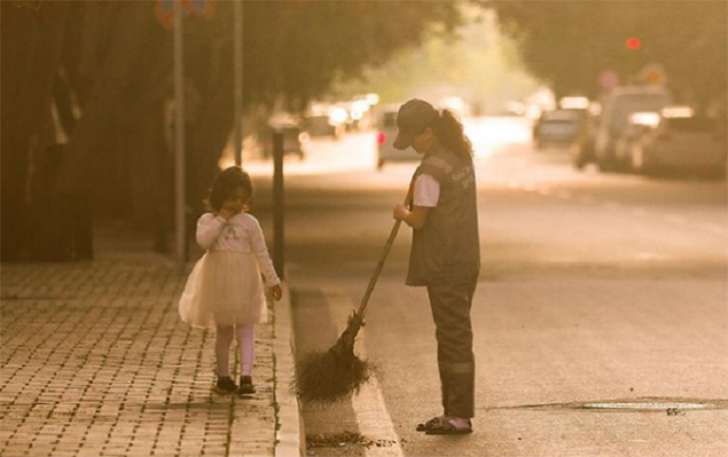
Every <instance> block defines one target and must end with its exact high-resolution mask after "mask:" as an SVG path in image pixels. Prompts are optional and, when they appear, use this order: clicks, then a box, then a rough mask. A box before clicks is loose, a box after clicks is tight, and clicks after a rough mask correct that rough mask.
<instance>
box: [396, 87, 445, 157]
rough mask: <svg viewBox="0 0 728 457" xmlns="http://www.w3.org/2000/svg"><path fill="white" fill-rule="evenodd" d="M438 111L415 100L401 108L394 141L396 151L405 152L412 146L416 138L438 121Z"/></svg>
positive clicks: (422, 101) (427, 104)
mask: <svg viewBox="0 0 728 457" xmlns="http://www.w3.org/2000/svg"><path fill="white" fill-rule="evenodd" d="M437 117H438V112H437V110H436V109H435V108H434V107H433V106H432V105H430V104H429V103H427V102H426V101H424V100H420V99H418V98H413V99H412V100H410V101H408V102H407V103H405V104H404V105H402V106H400V108H399V112H397V128H398V129H399V132H398V133H397V138H396V139H395V140H394V147H395V149H399V150H400V151H401V150H404V149H407V148H408V147H410V146H412V141H414V139H415V136H417V135H418V134H420V133H422V131H423V130H424V129H425V128H426V127H429V126H430V125H432V122H433V121H434V120H435V119H437Z"/></svg>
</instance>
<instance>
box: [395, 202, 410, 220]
mask: <svg viewBox="0 0 728 457" xmlns="http://www.w3.org/2000/svg"><path fill="white" fill-rule="evenodd" d="M409 213H410V211H409V210H408V209H407V207H406V206H405V205H403V204H402V203H399V204H398V205H396V206H395V207H394V210H392V217H394V218H395V219H396V220H398V221H403V220H405V218H406V217H407V215H408V214H409Z"/></svg>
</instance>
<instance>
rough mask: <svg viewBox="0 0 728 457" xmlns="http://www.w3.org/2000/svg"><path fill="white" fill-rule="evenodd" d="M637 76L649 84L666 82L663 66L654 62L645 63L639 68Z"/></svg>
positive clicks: (654, 84)
mask: <svg viewBox="0 0 728 457" xmlns="http://www.w3.org/2000/svg"><path fill="white" fill-rule="evenodd" d="M639 78H640V80H641V81H642V82H644V83H645V84H649V85H651V86H659V85H665V84H666V83H667V76H666V75H665V68H664V67H663V66H662V65H659V64H655V63H652V64H649V65H645V66H644V67H643V68H642V70H640V73H639Z"/></svg>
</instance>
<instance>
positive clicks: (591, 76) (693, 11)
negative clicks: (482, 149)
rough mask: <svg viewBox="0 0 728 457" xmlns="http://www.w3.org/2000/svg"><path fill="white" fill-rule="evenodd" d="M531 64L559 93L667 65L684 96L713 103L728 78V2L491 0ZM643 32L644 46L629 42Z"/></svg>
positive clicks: (594, 88) (588, 89)
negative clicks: (609, 75) (607, 74)
mask: <svg viewBox="0 0 728 457" xmlns="http://www.w3.org/2000/svg"><path fill="white" fill-rule="evenodd" d="M482 4H483V5H484V6H485V7H487V8H491V9H493V10H494V11H495V12H496V14H497V15H498V19H499V21H500V24H501V26H502V28H503V30H504V31H505V32H506V33H507V34H509V35H510V36H512V37H514V38H515V39H516V40H517V41H518V43H519V49H520V54H521V58H522V59H523V62H524V64H525V66H526V67H527V68H528V69H529V70H530V71H531V72H532V73H533V74H534V75H536V76H538V77H539V78H541V79H542V80H544V81H545V82H547V83H548V84H549V85H550V86H551V87H552V88H553V89H554V91H555V92H556V93H557V94H560V95H563V94H566V93H569V92H580V93H584V94H588V95H591V96H595V95H597V93H598V90H599V87H598V85H597V84H598V79H599V75H600V74H601V73H602V72H603V71H604V70H607V69H610V70H614V71H617V72H618V73H619V74H620V76H621V80H622V81H627V82H629V81H630V80H633V79H634V78H635V76H636V73H637V72H638V71H639V69H640V68H642V67H644V66H645V65H647V64H660V65H662V66H663V67H664V68H665V69H666V73H667V75H668V78H669V82H670V86H671V89H673V91H674V92H675V93H676V95H677V96H678V98H684V99H686V100H689V99H693V100H694V101H695V102H696V103H697V104H698V105H701V106H705V105H706V104H707V103H708V102H709V101H710V99H711V98H712V97H713V96H715V94H716V93H720V92H721V91H724V90H725V85H726V77H727V72H726V56H727V52H726V44H727V43H728V40H727V38H728V37H727V35H726V14H727V13H728V10H727V6H728V4H726V3H725V2H718V1H713V2H691V1H671V2H657V1H655V2H628V1H604V0H597V1H589V2H585V1H582V2H575V1H502V0H496V1H489V2H482ZM630 37H637V38H639V39H640V41H641V47H640V48H639V49H630V48H629V47H628V46H626V41H627V39H629V38H630Z"/></svg>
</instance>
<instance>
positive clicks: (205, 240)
mask: <svg viewBox="0 0 728 457" xmlns="http://www.w3.org/2000/svg"><path fill="white" fill-rule="evenodd" d="M252 194H253V184H252V182H251V180H250V176H249V175H248V174H247V173H246V172H244V171H243V170H242V169H240V168H239V167H230V168H228V169H226V170H224V171H223V172H221V173H220V174H219V175H218V177H217V179H216V180H215V182H214V183H213V185H212V190H211V191H210V198H209V206H210V207H211V209H212V212H211V213H205V214H203V215H202V216H201V217H200V219H199V220H198V221H197V243H198V244H199V245H200V247H202V248H203V249H205V250H206V251H207V252H206V253H205V255H203V256H202V258H201V259H200V260H199V261H198V262H197V264H196V265H195V267H194V269H193V270H192V273H191V274H190V277H189V278H188V279H187V284H186V285H185V289H184V292H183V293H182V296H181V298H180V301H179V314H180V316H181V317H182V320H183V321H185V322H187V323H188V324H190V325H192V326H193V327H203V328H212V329H215V330H216V331H217V338H216V341H215V355H216V358H217V376H218V378H217V384H216V385H215V387H214V390H215V391H216V392H217V393H220V394H233V393H238V394H253V393H255V388H254V387H253V382H252V380H251V372H252V368H253V345H254V335H253V330H254V325H255V324H257V323H263V322H266V320H267V317H268V315H267V307H266V301H265V295H264V293H263V285H262V284H261V279H260V273H261V272H262V273H263V276H265V281H266V283H267V284H268V286H269V287H270V288H271V295H272V296H273V298H274V299H275V300H280V298H281V295H282V292H281V286H280V280H279V279H278V275H276V272H275V270H274V269H273V263H272V262H271V260H270V257H269V256H268V249H267V248H266V245H265V239H264V238H263V232H262V230H261V229H260V225H259V224H258V220H257V219H256V218H254V217H253V216H251V215H250V214H248V213H247V212H246V211H247V210H248V206H247V204H248V201H249V200H250V197H251V196H252ZM234 333H237V337H238V347H239V348H240V360H241V362H242V363H241V373H240V386H238V385H236V384H235V381H234V380H233V379H231V377H230V368H229V366H228V365H229V350H230V344H231V343H232V340H233V334H234Z"/></svg>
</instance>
